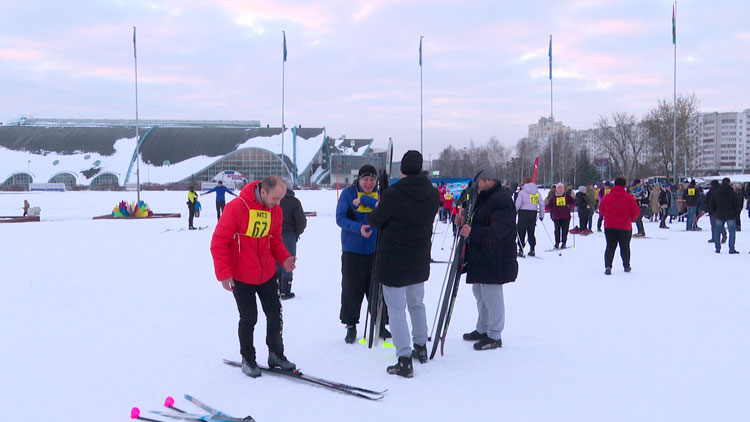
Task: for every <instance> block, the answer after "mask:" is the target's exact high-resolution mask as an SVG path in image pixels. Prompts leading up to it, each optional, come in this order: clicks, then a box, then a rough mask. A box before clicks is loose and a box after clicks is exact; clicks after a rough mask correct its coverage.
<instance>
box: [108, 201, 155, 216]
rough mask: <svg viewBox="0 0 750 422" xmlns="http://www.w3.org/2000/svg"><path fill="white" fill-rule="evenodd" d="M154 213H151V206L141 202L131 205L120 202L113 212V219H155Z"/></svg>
mask: <svg viewBox="0 0 750 422" xmlns="http://www.w3.org/2000/svg"><path fill="white" fill-rule="evenodd" d="M153 215H154V213H153V212H152V211H151V209H150V208H149V206H148V205H147V204H146V203H145V202H143V201H141V202H138V203H136V202H135V201H133V202H131V203H129V204H128V203H127V202H125V201H122V202H120V204H119V205H117V206H116V207H115V208H114V209H113V210H112V217H116V218H122V217H127V218H144V217H153Z"/></svg>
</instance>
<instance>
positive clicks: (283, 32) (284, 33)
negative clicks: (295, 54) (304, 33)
mask: <svg viewBox="0 0 750 422" xmlns="http://www.w3.org/2000/svg"><path fill="white" fill-rule="evenodd" d="M281 33H282V34H283V35H284V61H286V32H285V31H281Z"/></svg>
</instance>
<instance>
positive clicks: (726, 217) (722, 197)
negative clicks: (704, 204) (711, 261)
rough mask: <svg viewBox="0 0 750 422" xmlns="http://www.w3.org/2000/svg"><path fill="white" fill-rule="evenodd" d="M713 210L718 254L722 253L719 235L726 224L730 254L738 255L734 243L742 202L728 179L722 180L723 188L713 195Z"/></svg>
mask: <svg viewBox="0 0 750 422" xmlns="http://www.w3.org/2000/svg"><path fill="white" fill-rule="evenodd" d="M708 207H709V209H710V210H711V216H712V217H714V222H715V223H714V224H715V225H714V227H713V232H714V245H715V246H716V253H721V243H723V242H720V239H719V234H720V232H721V231H722V230H724V225H725V224H726V227H727V231H729V253H730V254H738V253H739V252H738V251H737V250H736V249H735V248H734V241H735V236H736V231H737V217H738V216H739V215H740V213H741V212H742V200H741V199H740V197H739V195H737V192H735V191H734V189H732V185H731V181H730V180H729V178H728V177H725V178H723V179H722V180H721V186H719V188H718V189H716V192H715V193H714V194H713V195H711V201H710V202H709V204H708Z"/></svg>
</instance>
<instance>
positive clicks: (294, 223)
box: [276, 179, 307, 300]
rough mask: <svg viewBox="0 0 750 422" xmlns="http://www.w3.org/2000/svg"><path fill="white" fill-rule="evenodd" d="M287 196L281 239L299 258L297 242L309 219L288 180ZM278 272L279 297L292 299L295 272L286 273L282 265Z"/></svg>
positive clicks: (283, 206) (287, 248)
mask: <svg viewBox="0 0 750 422" xmlns="http://www.w3.org/2000/svg"><path fill="white" fill-rule="evenodd" d="M285 182H286V195H284V197H283V198H282V199H281V204H279V205H280V206H281V211H283V213H284V222H283V223H282V225H281V237H282V238H283V239H284V247H285V248H286V250H287V251H289V253H290V254H291V255H292V256H294V257H296V256H297V241H298V240H299V237H300V236H301V235H302V232H304V231H305V227H307V217H305V210H304V209H302V203H301V202H299V199H297V198H295V197H294V191H293V190H292V188H293V187H294V185H293V183H292V181H291V179H286V180H285ZM276 272H277V274H278V276H279V296H280V297H281V299H283V300H286V299H291V298H293V297H294V293H292V278H293V272H292V271H286V270H284V268H283V267H282V266H281V265H278V266H277V269H276Z"/></svg>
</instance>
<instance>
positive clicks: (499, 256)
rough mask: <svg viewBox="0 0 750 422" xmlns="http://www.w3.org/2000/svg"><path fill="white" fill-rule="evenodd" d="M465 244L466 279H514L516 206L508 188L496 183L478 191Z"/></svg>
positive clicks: (486, 281)
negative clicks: (488, 188) (469, 231)
mask: <svg viewBox="0 0 750 422" xmlns="http://www.w3.org/2000/svg"><path fill="white" fill-rule="evenodd" d="M474 210H475V211H474V217H473V219H472V221H471V224H470V225H471V233H470V234H469V238H468V239H467V240H468V243H467V247H466V262H467V264H466V282H467V283H469V284H473V283H477V284H505V283H510V282H512V281H515V280H516V277H517V276H518V262H517V261H516V235H517V229H516V207H515V205H514V204H513V199H512V198H511V194H510V191H508V189H506V188H504V187H502V186H500V183H499V182H498V183H496V184H495V186H493V187H492V189H490V190H488V191H484V192H480V193H479V196H477V202H476V204H475V205H474Z"/></svg>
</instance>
